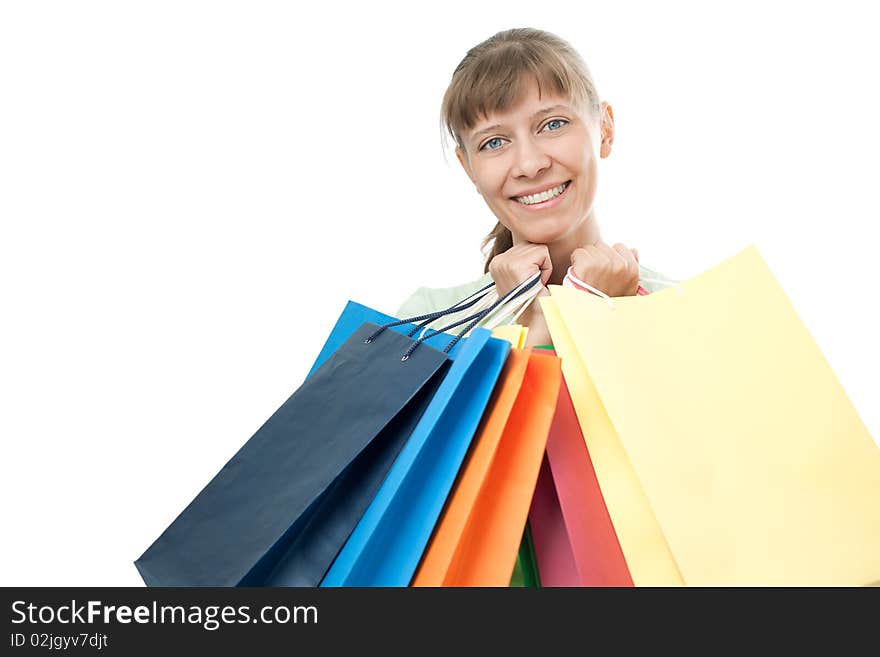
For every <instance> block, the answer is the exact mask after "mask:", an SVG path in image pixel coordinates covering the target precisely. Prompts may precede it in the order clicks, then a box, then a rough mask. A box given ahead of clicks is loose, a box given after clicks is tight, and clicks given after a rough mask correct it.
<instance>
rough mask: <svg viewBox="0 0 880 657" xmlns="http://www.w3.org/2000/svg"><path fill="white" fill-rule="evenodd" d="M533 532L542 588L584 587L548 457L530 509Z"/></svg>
mask: <svg viewBox="0 0 880 657" xmlns="http://www.w3.org/2000/svg"><path fill="white" fill-rule="evenodd" d="M529 528H530V529H531V533H532V543H533V545H534V554H535V561H536V563H537V567H538V571H539V572H540V573H541V585H542V586H544V587H547V588H552V587H561V586H582V585H583V583H582V581H581V576H580V573H579V572H578V568H577V563H575V560H574V554H573V552H572V547H571V539H570V538H569V536H568V529H567V527H566V526H565V519H564V518H563V517H562V508H561V507H560V505H559V498H558V497H557V495H556V488H555V485H554V483H553V475H552V474H550V465H549V464H548V463H547V457H546V455H545V457H544V459H543V460H542V462H541V470H540V472H539V473H538V481H537V483H536V484H535V495H534V497H533V498H532V505H531V507H530V508H529Z"/></svg>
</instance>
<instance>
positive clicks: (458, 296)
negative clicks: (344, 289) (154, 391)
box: [395, 264, 678, 326]
mask: <svg viewBox="0 0 880 657" xmlns="http://www.w3.org/2000/svg"><path fill="white" fill-rule="evenodd" d="M646 278H652V279H657V280H660V281H663V282H662V283H655V282H653V281H646V280H643V279H646ZM639 279H640V280H639V282H640V284H641V286H642V287H643V288H645V289H646V290H647V291H648V292H656V291H657V290H660V289H663V288H664V287H669V286H670V285H674V284H675V283H677V282H678V281H676V280H674V279H671V278H669V277H668V276H664V275H663V274H661V273H658V272H656V271H653V270H651V269H648V268H647V267H643V266H642V265H641V264H640V265H639ZM491 282H492V275H491V274H489V273H488V272H487V273H485V274H483V275H482V276H481V277H480V278H478V279H477V280H475V281H471V282H470V283H464V284H463V285H456V286H454V287H436V288H431V287H420V288H419V289H417V290H416V291H415V292H413V293H412V294H411V295H410V297H409V298H408V299H407V300H406V301H404V302H403V305H401V306H400V308H399V309H398V310H397V313H396V314H395V316H396V317H397V318H399V319H406V318H409V317H417V316H419V315H427V314H428V313H432V312H435V311H437V310H443V309H445V308H449V307H450V306H453V305H455V304H456V303H458V302H459V301H461V300H462V299H465V298H466V297H468V296H470V295H471V294H473V293H474V292H476V291H477V290H479V289H480V288H482V287H485V286H486V285H488V284H489V283H491ZM512 319H513V313H510V314H509V315H508V316H507V317H505V318H504V321H503V322H502V323H504V324H509V323H511V320H512ZM482 323H483V322H480V323H479V324H478V326H481V325H482Z"/></svg>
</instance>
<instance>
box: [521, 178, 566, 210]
mask: <svg viewBox="0 0 880 657" xmlns="http://www.w3.org/2000/svg"><path fill="white" fill-rule="evenodd" d="M569 185H571V181H570V180H566V181H565V182H564V183H562V184H561V185H558V186H557V187H553V188H552V189H548V190H546V191H543V192H541V193H540V194H529V195H528V196H512V197H511V198H512V200H514V201H516V202H517V203H520V204H521V205H537V204H538V203H545V202H546V201H550V200H552V199H554V198H556V197H557V196H560V195H561V194H562V193H563V192H564V191H565V190H566V189H568V187H569Z"/></svg>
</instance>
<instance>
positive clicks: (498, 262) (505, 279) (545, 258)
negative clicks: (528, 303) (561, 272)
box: [489, 242, 553, 297]
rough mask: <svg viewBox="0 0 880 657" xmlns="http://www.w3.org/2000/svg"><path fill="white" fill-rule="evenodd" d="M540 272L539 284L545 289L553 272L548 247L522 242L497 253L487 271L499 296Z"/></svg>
mask: <svg viewBox="0 0 880 657" xmlns="http://www.w3.org/2000/svg"><path fill="white" fill-rule="evenodd" d="M538 272H541V282H540V283H539V285H540V286H541V287H542V288H544V290H546V289H547V287H546V286H547V281H549V280H550V276H551V274H552V273H553V263H552V262H551V261H550V249H548V248H547V245H546V244H532V243H531V242H523V243H521V244H517V245H515V246H512V247H510V248H509V249H507V251H505V252H504V253H499V254H498V255H497V256H495V257H494V258H492V262H490V263H489V273H490V274H491V275H492V278H493V279H494V281H495V291H496V292H497V293H498V296H499V297H503V296H504V295H506V294H507V293H508V292H510V291H511V290H513V289H514V288H516V287H518V286H519V285H521V284H522V283H524V282H526V281H527V280H529V279H530V278H531V277H532V276H534V275H535V274H537V273H538Z"/></svg>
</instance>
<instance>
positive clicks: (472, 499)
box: [412, 349, 562, 587]
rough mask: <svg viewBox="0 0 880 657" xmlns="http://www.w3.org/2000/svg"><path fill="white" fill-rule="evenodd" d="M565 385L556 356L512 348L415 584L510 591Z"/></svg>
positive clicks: (426, 552) (421, 564)
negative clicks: (511, 580)
mask: <svg viewBox="0 0 880 657" xmlns="http://www.w3.org/2000/svg"><path fill="white" fill-rule="evenodd" d="M561 382H562V371H561V366H560V361H559V358H557V357H556V356H555V355H552V354H548V353H542V352H539V351H532V350H531V349H524V350H523V349H513V350H511V352H510V355H509V356H508V363H507V366H506V370H505V372H503V373H502V379H500V380H499V385H498V388H497V389H496V394H495V396H494V398H493V400H492V402H490V404H491V405H490V408H489V409H487V413H486V415H485V416H484V419H483V423H482V424H481V427H480V429H479V431H478V435H477V438H476V439H475V441H474V445H473V447H472V450H471V453H470V454H469V456H468V459H467V461H466V463H465V465H464V467H463V468H462V471H461V472H460V473H459V478H458V481H457V482H456V485H455V488H454V490H453V492H452V494H451V495H450V497H449V500H447V503H446V507H445V508H444V511H443V516H442V517H441V519H440V522H439V523H438V524H437V527H436V528H435V530H434V534H433V536H432V537H431V543H430V544H429V546H428V549H427V550H426V551H425V554H424V555H423V557H422V561H421V563H420V565H419V569H418V571H417V572H416V576H415V578H414V579H413V582H412V585H413V586H505V587H506V586H507V585H508V584H509V582H510V575H511V572H512V571H513V567H514V563H515V562H516V555H517V551H518V549H519V545H520V541H521V539H522V535H523V529H524V527H525V524H526V519H527V517H528V512H529V506H530V504H531V501H532V495H533V493H534V490H535V483H536V481H537V478H538V471H539V469H540V466H541V461H542V458H543V456H544V448H545V446H546V443H547V435H548V432H549V430H550V423H551V422H552V420H553V414H554V411H555V408H556V400H557V397H558V394H559V388H560V385H561Z"/></svg>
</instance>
